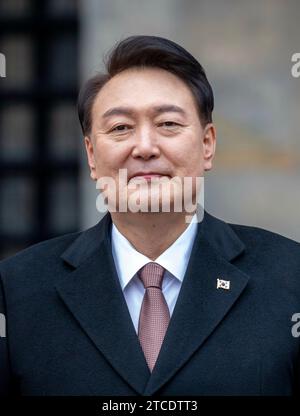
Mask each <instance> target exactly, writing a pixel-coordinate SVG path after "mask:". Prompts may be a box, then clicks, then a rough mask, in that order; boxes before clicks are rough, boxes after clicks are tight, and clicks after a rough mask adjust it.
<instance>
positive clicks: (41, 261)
mask: <svg viewBox="0 0 300 416" xmlns="http://www.w3.org/2000/svg"><path fill="white" fill-rule="evenodd" d="M80 234H82V231H77V232H73V233H68V234H64V235H61V236H58V237H53V238H50V239H48V240H44V241H41V242H38V243H36V244H33V245H31V246H29V247H27V248H25V249H23V250H21V251H19V252H18V253H16V254H14V255H12V256H10V257H8V258H6V259H4V260H1V261H0V275H1V276H2V277H3V276H6V275H15V274H16V273H18V272H22V273H24V272H26V271H27V270H31V271H34V270H37V269H38V268H39V267H42V268H45V267H50V266H51V265H52V264H53V263H54V262H57V259H58V258H59V256H60V255H61V253H62V252H63V251H64V250H65V249H66V248H67V247H68V246H69V245H70V244H71V243H72V242H73V241H74V240H75V239H76V238H77V237H78V236H79V235H80Z"/></svg>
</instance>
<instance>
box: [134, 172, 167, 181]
mask: <svg viewBox="0 0 300 416" xmlns="http://www.w3.org/2000/svg"><path fill="white" fill-rule="evenodd" d="M159 176H169V177H170V175H168V174H166V173H161V172H136V173H134V174H133V175H131V176H130V178H129V180H131V179H133V178H136V177H142V178H145V179H151V178H152V177H159Z"/></svg>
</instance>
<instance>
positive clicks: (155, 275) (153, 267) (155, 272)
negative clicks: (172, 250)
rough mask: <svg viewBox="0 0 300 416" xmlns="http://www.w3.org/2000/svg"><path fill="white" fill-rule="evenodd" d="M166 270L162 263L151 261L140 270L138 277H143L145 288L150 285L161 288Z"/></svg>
mask: <svg viewBox="0 0 300 416" xmlns="http://www.w3.org/2000/svg"><path fill="white" fill-rule="evenodd" d="M164 271H165V269H164V268H163V267H162V266H161V265H160V264H158V263H154V262H151V263H147V264H146V265H145V266H144V267H142V268H141V269H140V270H139V271H138V277H139V278H140V279H141V281H142V283H143V285H144V287H145V289H147V288H148V287H158V288H159V289H161V286H162V279H163V275H164Z"/></svg>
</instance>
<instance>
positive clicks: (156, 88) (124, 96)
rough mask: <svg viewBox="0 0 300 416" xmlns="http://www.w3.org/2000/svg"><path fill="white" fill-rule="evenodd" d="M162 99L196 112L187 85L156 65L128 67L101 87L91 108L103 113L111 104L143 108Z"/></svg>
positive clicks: (160, 102) (149, 107) (149, 106)
mask: <svg viewBox="0 0 300 416" xmlns="http://www.w3.org/2000/svg"><path fill="white" fill-rule="evenodd" d="M165 103H172V104H173V105H175V106H176V105H177V106H179V107H182V108H184V109H185V110H187V111H195V112H197V108H196V107H197V105H196V102H195V98H194V96H193V94H192V92H191V90H190V88H189V87H188V85H187V84H186V83H185V82H184V81H183V80H182V79H181V78H179V77H178V76H177V75H175V74H173V73H171V72H169V71H166V70H164V69H160V68H130V69H127V70H125V71H123V72H121V73H119V74H117V75H115V76H114V77H113V78H112V79H110V80H109V81H108V82H107V83H106V84H105V85H104V86H103V87H102V89H101V90H100V91H99V93H98V94H97V96H96V99H95V102H94V106H93V107H94V108H93V110H94V111H97V113H98V112H99V111H100V112H101V113H102V114H103V113H105V112H106V111H107V110H109V109H110V108H112V107H115V106H118V107H126V106H128V107H131V108H135V109H136V111H143V110H144V109H145V110H146V109H151V108H152V107H155V106H159V105H163V104H165Z"/></svg>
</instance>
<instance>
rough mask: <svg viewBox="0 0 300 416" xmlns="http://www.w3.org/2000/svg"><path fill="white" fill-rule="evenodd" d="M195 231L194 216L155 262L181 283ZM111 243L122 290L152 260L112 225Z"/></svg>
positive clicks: (196, 226)
mask: <svg viewBox="0 0 300 416" xmlns="http://www.w3.org/2000/svg"><path fill="white" fill-rule="evenodd" d="M195 215H196V214H195ZM197 229H198V222H197V221H196V217H195V216H194V217H193V220H192V221H191V222H190V224H189V225H188V227H187V228H186V229H185V230H184V232H183V233H182V234H181V235H180V236H179V237H178V238H177V240H175V241H174V243H173V244H172V245H171V246H170V247H168V248H167V249H166V250H165V251H164V252H163V253H162V254H161V255H160V256H159V257H157V258H156V260H155V262H156V263H158V264H160V265H161V266H162V267H164V268H165V269H166V270H168V272H170V273H171V274H172V275H173V276H174V277H176V278H177V279H179V280H180V281H181V282H182V280H183V277H184V275H185V271H186V269H187V265H188V262H189V258H190V254H191V251H192V247H193V243H194V239H195V237H196V234H197ZM111 243H112V254H113V258H114V262H115V266H116V269H117V273H118V276H119V279H120V283H121V287H122V290H124V288H125V287H126V286H127V284H128V283H129V282H130V280H131V279H132V278H133V277H134V275H135V274H136V273H137V271H138V270H139V269H140V268H142V267H143V266H144V265H145V264H147V263H149V262H151V261H153V260H151V259H149V257H147V256H145V255H144V254H142V253H140V252H138V251H137V250H136V249H135V248H134V247H133V245H132V244H131V243H130V242H129V241H128V240H127V238H126V237H124V235H123V234H122V233H121V232H120V231H119V230H118V228H117V227H116V226H115V224H114V223H112V228H111Z"/></svg>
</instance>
